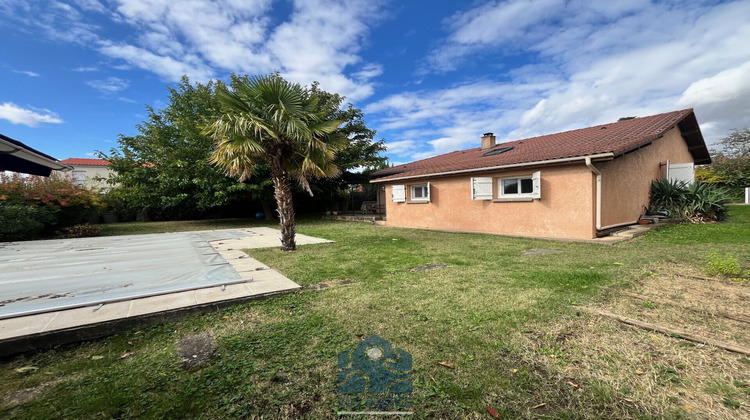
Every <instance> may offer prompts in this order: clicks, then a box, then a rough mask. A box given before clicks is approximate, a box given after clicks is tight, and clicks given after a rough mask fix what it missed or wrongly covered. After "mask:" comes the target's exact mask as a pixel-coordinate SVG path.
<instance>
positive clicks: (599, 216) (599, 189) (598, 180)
mask: <svg viewBox="0 0 750 420" xmlns="http://www.w3.org/2000/svg"><path fill="white" fill-rule="evenodd" d="M585 162H586V166H588V167H589V169H591V172H593V173H594V175H596V230H604V229H609V228H614V227H618V226H625V225H632V224H633V223H634V222H625V223H616V224H614V225H608V226H602V173H601V172H599V170H598V169H596V167H595V166H594V165H593V164H592V163H591V157H590V156H589V157H586V159H585Z"/></svg>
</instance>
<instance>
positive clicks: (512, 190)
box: [497, 171, 542, 201]
mask: <svg viewBox="0 0 750 420" xmlns="http://www.w3.org/2000/svg"><path fill="white" fill-rule="evenodd" d="M497 198H498V199H500V200H503V201H507V200H510V201H513V199H524V200H526V201H528V200H529V199H535V198H536V199H539V200H541V199H542V173H541V172H539V171H537V172H534V173H533V174H531V175H527V176H515V177H508V178H499V179H498V180H497Z"/></svg>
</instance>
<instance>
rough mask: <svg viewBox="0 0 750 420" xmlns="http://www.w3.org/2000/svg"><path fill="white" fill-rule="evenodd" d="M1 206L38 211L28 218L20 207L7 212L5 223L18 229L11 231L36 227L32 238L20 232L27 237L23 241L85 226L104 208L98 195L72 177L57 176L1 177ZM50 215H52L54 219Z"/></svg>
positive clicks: (9, 228) (30, 235)
mask: <svg viewBox="0 0 750 420" xmlns="http://www.w3.org/2000/svg"><path fill="white" fill-rule="evenodd" d="M0 203H2V204H3V205H6V206H22V208H23V209H29V208H33V209H36V210H30V211H29V212H30V216H28V217H26V216H24V214H22V213H23V212H21V213H19V212H18V211H17V207H13V210H12V211H11V210H7V215H6V219H5V220H3V224H8V225H9V226H14V227H13V228H11V227H8V228H7V230H8V232H10V231H11V229H13V231H14V232H15V229H16V228H17V226H20V225H23V226H29V228H33V229H32V231H31V232H32V233H31V234H29V235H26V234H24V233H23V232H22V231H19V232H18V234H19V235H23V238H29V237H35V236H37V235H40V234H42V233H46V234H50V233H52V232H54V230H55V229H58V228H61V227H66V226H73V225H77V224H81V223H83V222H86V221H87V220H88V219H89V218H90V217H91V216H93V215H96V214H99V213H100V212H101V209H102V207H103V205H102V203H101V199H100V196H99V194H98V193H97V192H95V191H93V190H91V189H88V188H86V187H84V186H79V185H76V184H75V183H74V181H73V180H72V179H71V178H69V177H65V176H55V175H53V176H51V177H49V178H46V177H38V176H29V177H27V176H22V175H18V174H13V175H5V174H0ZM41 209H44V210H41ZM11 213H12V214H11ZM42 213H44V214H45V216H41V214H42ZM47 216H51V220H50V219H49V218H48V217H47ZM35 222H38V223H35ZM40 223H41V225H40ZM4 229H5V228H4ZM8 238H10V239H8ZM15 239H21V237H15V236H14V237H12V238H11V237H6V240H15Z"/></svg>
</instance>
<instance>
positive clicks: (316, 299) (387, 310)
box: [0, 206, 750, 419]
mask: <svg viewBox="0 0 750 420" xmlns="http://www.w3.org/2000/svg"><path fill="white" fill-rule="evenodd" d="M731 213H732V219H731V221H730V222H728V223H723V224H712V225H698V226H696V225H677V226H665V227H661V228H659V229H657V230H655V231H651V232H649V233H648V234H646V235H644V236H642V237H640V238H637V239H635V240H632V241H629V242H626V243H621V244H618V245H612V246H608V245H596V244H586V243H568V242H553V241H542V240H531V239H517V238H507V237H501V236H493V235H479V234H458V233H455V234H454V233H443V232H431V231H424V230H408V229H396V228H385V227H378V226H374V225H370V224H363V223H351V222H332V221H322V220H313V219H303V220H302V221H301V222H300V223H299V225H298V232H299V233H302V234H306V235H312V236H318V237H323V238H327V239H331V240H333V241H334V243H330V244H320V245H309V246H302V247H300V248H299V250H298V251H297V252H293V253H284V252H281V251H278V250H276V249H264V250H248V251H247V252H248V253H249V254H250V255H251V256H252V257H254V258H256V259H258V260H260V261H263V262H264V263H266V264H268V265H269V266H271V267H273V268H275V269H276V270H278V271H280V272H282V273H283V274H285V275H286V276H287V277H289V278H291V279H292V280H294V281H296V282H298V283H300V284H302V285H315V284H319V283H328V284H329V285H330V287H328V288H324V289H321V290H315V289H314V288H311V287H309V288H305V289H304V290H303V291H301V292H299V293H295V294H292V295H286V296H280V297H274V298H269V299H265V300H259V301H255V302H250V303H247V304H242V305H236V306H233V307H230V308H227V309H223V310H220V311H218V312H214V313H211V314H207V315H203V316H195V317H190V318H186V319H185V320H183V321H181V322H177V323H171V324H167V325H160V326H155V327H152V328H147V329H143V330H138V331H130V332H126V333H122V334H119V335H116V336H112V337H109V338H106V339H102V340H98V341H94V342H90V343H83V344H78V345H72V346H66V347H63V348H56V349H54V350H49V351H43V352H40V353H38V354H34V355H25V356H19V357H16V358H13V359H10V360H6V361H4V362H3V363H2V365H0V395H5V397H3V399H1V400H0V404H2V405H0V418H29V419H37V418H51V417H59V418H111V417H118V418H130V417H146V418H227V417H258V418H261V417H264V418H279V417H281V418H300V417H308V418H320V417H337V416H336V414H335V413H336V408H337V395H336V393H335V388H336V369H337V368H336V363H337V354H338V353H339V352H341V351H344V350H346V349H347V348H349V347H350V346H352V345H355V344H356V343H357V342H358V341H359V340H360V339H362V338H366V337H368V336H370V335H371V334H378V335H379V336H381V337H383V338H385V339H387V340H389V341H391V342H392V343H394V344H396V345H398V346H399V347H401V348H402V349H404V350H406V351H408V352H410V353H411V354H412V356H413V366H414V394H413V401H414V406H413V411H414V416H413V417H414V418H491V417H490V416H489V414H488V412H487V411H486V409H485V407H486V406H491V407H493V408H494V409H495V410H496V411H497V412H499V413H500V415H501V417H502V418H518V417H540V418H610V417H612V416H615V417H619V418H658V417H667V418H674V417H685V418H690V416H691V415H692V414H691V413H690V411H689V410H688V409H685V408H683V407H682V406H681V405H678V404H675V405H673V406H668V407H663V406H654V405H652V404H649V403H647V402H643V403H639V404H630V405H628V404H619V403H617V398H618V396H617V395H616V394H617V392H616V390H615V391H613V390H611V389H607V387H606V386H604V385H602V384H601V382H599V381H597V380H595V379H594V378H591V379H590V380H587V379H586V378H583V381H582V382H581V383H580V385H581V388H582V389H584V390H586V391H585V392H582V391H578V390H577V389H575V388H574V387H572V386H570V385H568V384H566V383H565V381H561V380H560V378H559V377H558V376H556V375H554V374H553V373H552V372H551V371H549V370H548V369H546V368H545V367H544V365H542V364H537V363H534V362H533V360H532V359H531V358H530V357H532V358H533V357H535V356H539V357H545V360H546V359H549V358H550V357H552V358H555V360H556V361H555V363H554V366H555V368H560V369H564V368H565V367H566V366H572V365H574V364H575V362H576V361H575V360H574V359H573V358H571V356H568V355H566V354H564V352H561V351H560V350H559V348H557V347H555V346H554V345H553V343H551V342H550V343H547V341H545V340H548V339H549V338H547V337H546V336H545V331H549V330H550V329H551V327H550V326H551V325H554V324H556V323H558V322H566V323H568V324H571V325H575V323H576V322H583V321H582V320H584V319H588V318H587V317H586V316H585V314H584V316H581V317H579V316H577V312H578V311H579V310H581V305H585V304H589V303H592V302H597V301H599V300H601V299H602V296H603V295H604V287H605V286H612V287H629V286H630V285H631V284H632V283H633V282H634V281H635V279H636V278H638V276H640V275H641V274H642V273H643V272H644V270H646V267H651V266H653V265H654V264H660V263H665V262H668V263H674V264H680V265H684V266H689V267H693V268H696V269H702V267H704V266H705V264H706V261H707V257H708V255H709V254H710V253H711V252H716V253H718V254H720V255H726V254H731V255H732V256H734V257H735V258H736V259H737V260H739V261H740V263H741V264H742V265H743V267H744V269H746V270H747V269H749V268H750V264H749V262H750V246H748V244H749V243H750V206H735V207H732V211H731ZM195 223H197V224H188V225H184V224H180V223H172V224H160V225H157V224H123V225H122V226H118V225H112V226H111V227H110V226H107V227H106V229H105V234H113V233H115V232H116V233H119V234H122V233H143V232H150V231H175V230H184V229H202V228H207V229H216V228H223V227H238V226H252V224H253V223H255V222H254V221H230V222H229V223H226V224H223V223H222V224H218V223H213V224H205V223H200V222H195ZM262 225H265V226H267V225H268V224H266V223H262ZM144 226H145V227H144ZM149 226H151V227H152V228H149ZM184 226H187V227H186V228H185V227H184ZM198 226H200V227H198ZM151 229H153V230H151ZM533 248H546V249H553V250H559V251H562V252H559V253H551V254H544V255H536V256H525V255H522V254H521V252H522V251H525V250H530V249H533ZM429 264H445V265H447V267H446V268H442V269H435V270H428V271H412V269H414V268H417V267H422V266H426V265H429ZM746 287H750V286H746ZM199 332H209V333H210V334H212V335H213V336H214V337H215V338H216V341H217V344H218V348H217V352H216V357H215V359H214V360H213V361H211V362H209V363H208V364H205V365H203V366H199V367H196V368H191V369H184V368H182V367H181V364H180V360H179V358H178V356H177V355H176V350H175V349H176V346H175V342H176V340H178V339H180V338H182V337H185V336H190V335H193V334H196V333H199ZM529 334H531V335H533V334H538V335H539V336H540V337H541V338H540V339H539V340H540V341H539V346H538V347H535V348H534V349H530V348H529V347H528V346H529V345H528V340H526V339H525V337H526V336H528V335H529ZM548 344H549V345H548ZM126 351H133V352H134V354H133V355H132V356H131V357H129V358H126V359H124V360H120V356H121V355H122V354H123V353H125V352H126ZM438 362H447V363H450V364H452V365H453V366H454V367H455V368H454V369H449V368H446V367H443V366H440V365H438V364H437V363H438ZM738 363H741V362H738ZM25 366H33V367H36V368H38V369H37V370H33V371H30V372H25V373H20V372H18V371H17V369H19V368H22V367H25ZM550 369H551V368H550ZM745 379H750V378H745ZM577 380H579V381H580V379H577ZM643 392H648V390H643ZM32 395H33V398H29V396H32ZM14 398H15V399H16V400H17V401H24V402H23V403H21V404H17V403H10V402H9V401H11V400H12V399H14ZM737 398H739V397H737ZM743 398H744V397H743ZM541 403H545V404H546V405H545V406H544V407H543V408H540V409H535V408H533V407H534V406H536V405H538V404H541ZM740 403H742V404H743V405H747V402H746V400H741V401H740ZM743 409H744V408H743Z"/></svg>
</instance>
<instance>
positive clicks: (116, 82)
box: [86, 77, 130, 93]
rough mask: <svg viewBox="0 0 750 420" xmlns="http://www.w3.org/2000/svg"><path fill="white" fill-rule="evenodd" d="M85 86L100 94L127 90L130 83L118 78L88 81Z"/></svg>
mask: <svg viewBox="0 0 750 420" xmlns="http://www.w3.org/2000/svg"><path fill="white" fill-rule="evenodd" d="M86 84H87V85H89V86H91V87H92V88H94V89H96V90H98V91H99V92H101V93H115V92H119V91H122V90H125V89H127V88H128V86H129V85H130V82H129V81H127V80H123V79H120V78H119V77H108V78H107V80H89V81H87V82H86Z"/></svg>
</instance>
